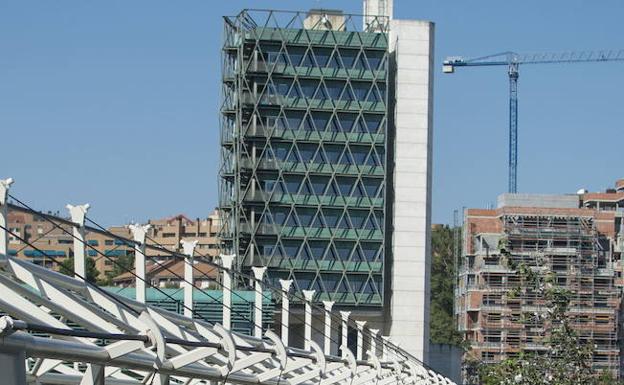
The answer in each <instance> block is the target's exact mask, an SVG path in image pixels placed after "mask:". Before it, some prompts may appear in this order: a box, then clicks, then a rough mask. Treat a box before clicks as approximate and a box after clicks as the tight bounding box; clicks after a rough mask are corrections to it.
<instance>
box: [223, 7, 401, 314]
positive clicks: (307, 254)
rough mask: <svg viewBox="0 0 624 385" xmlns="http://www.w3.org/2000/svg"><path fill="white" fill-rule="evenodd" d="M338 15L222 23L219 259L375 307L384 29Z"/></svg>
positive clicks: (382, 192)
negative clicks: (227, 256) (227, 257)
mask: <svg viewBox="0 0 624 385" xmlns="http://www.w3.org/2000/svg"><path fill="white" fill-rule="evenodd" d="M361 25H362V18H361V17H355V16H351V15H344V14H342V12H339V11H329V10H312V11H310V12H307V13H306V12H304V13H299V12H274V11H254V10H245V11H243V12H241V13H240V14H238V15H237V16H234V17H226V18H225V43H224V46H223V86H222V87H223V89H222V103H223V104H222V107H221V110H222V114H221V160H222V162H221V166H220V167H221V168H220V210H221V215H222V218H223V223H224V226H223V230H222V234H221V238H222V242H223V247H224V252H226V253H228V252H229V253H234V254H237V259H236V263H238V267H240V268H242V269H243V270H245V269H249V268H250V267H251V266H267V267H268V271H267V274H268V277H269V279H271V280H277V279H279V278H282V279H292V280H294V282H293V285H294V286H295V290H307V289H313V290H316V300H334V301H336V304H337V305H342V306H359V307H361V306H364V307H370V308H380V307H381V306H382V305H383V302H384V255H385V254H386V253H385V248H386V231H385V229H386V221H387V218H386V207H385V201H386V200H385V196H386V193H387V188H386V184H387V163H388V162H387V153H388V148H387V147H388V135H387V127H388V93H387V90H388V80H389V70H388V68H389V55H388V48H389V44H388V34H387V30H386V29H387V26H388V21H387V20H385V19H384V17H381V16H379V17H367V20H366V23H365V25H366V26H365V30H364V31H362V27H361Z"/></svg>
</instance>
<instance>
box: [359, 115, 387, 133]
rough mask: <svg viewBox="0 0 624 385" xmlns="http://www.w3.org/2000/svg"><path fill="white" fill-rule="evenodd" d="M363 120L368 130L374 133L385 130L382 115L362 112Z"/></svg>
mask: <svg viewBox="0 0 624 385" xmlns="http://www.w3.org/2000/svg"><path fill="white" fill-rule="evenodd" d="M364 121H365V122H366V127H367V128H368V132H372V133H376V132H384V131H385V127H384V124H383V115H377V114H364Z"/></svg>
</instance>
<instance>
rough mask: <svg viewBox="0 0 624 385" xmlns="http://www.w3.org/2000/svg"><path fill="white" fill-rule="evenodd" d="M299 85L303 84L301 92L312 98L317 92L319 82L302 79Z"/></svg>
mask: <svg viewBox="0 0 624 385" xmlns="http://www.w3.org/2000/svg"><path fill="white" fill-rule="evenodd" d="M299 85H300V86H301V92H302V93H303V96H305V97H306V98H308V99H311V98H312V97H313V96H314V94H315V93H316V88H317V87H318V82H317V81H315V80H300V81H299Z"/></svg>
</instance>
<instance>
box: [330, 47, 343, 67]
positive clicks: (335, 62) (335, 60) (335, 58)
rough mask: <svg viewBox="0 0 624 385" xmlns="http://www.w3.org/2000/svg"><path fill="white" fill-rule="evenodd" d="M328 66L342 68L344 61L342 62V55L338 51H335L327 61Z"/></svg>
mask: <svg viewBox="0 0 624 385" xmlns="http://www.w3.org/2000/svg"><path fill="white" fill-rule="evenodd" d="M327 67H329V68H342V63H341V62H340V57H339V55H338V51H334V52H333V53H332V57H331V58H330V59H329V62H328V63H327Z"/></svg>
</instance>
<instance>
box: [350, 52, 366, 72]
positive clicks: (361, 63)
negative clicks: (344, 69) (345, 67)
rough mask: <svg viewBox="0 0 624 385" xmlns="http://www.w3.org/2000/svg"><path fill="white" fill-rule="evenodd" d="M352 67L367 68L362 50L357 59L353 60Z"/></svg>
mask: <svg viewBox="0 0 624 385" xmlns="http://www.w3.org/2000/svg"><path fill="white" fill-rule="evenodd" d="M353 68H355V69H358V70H368V69H369V68H368V61H367V60H366V56H365V55H364V52H360V54H359V56H358V58H357V60H356V61H355V63H354V65H353Z"/></svg>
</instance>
